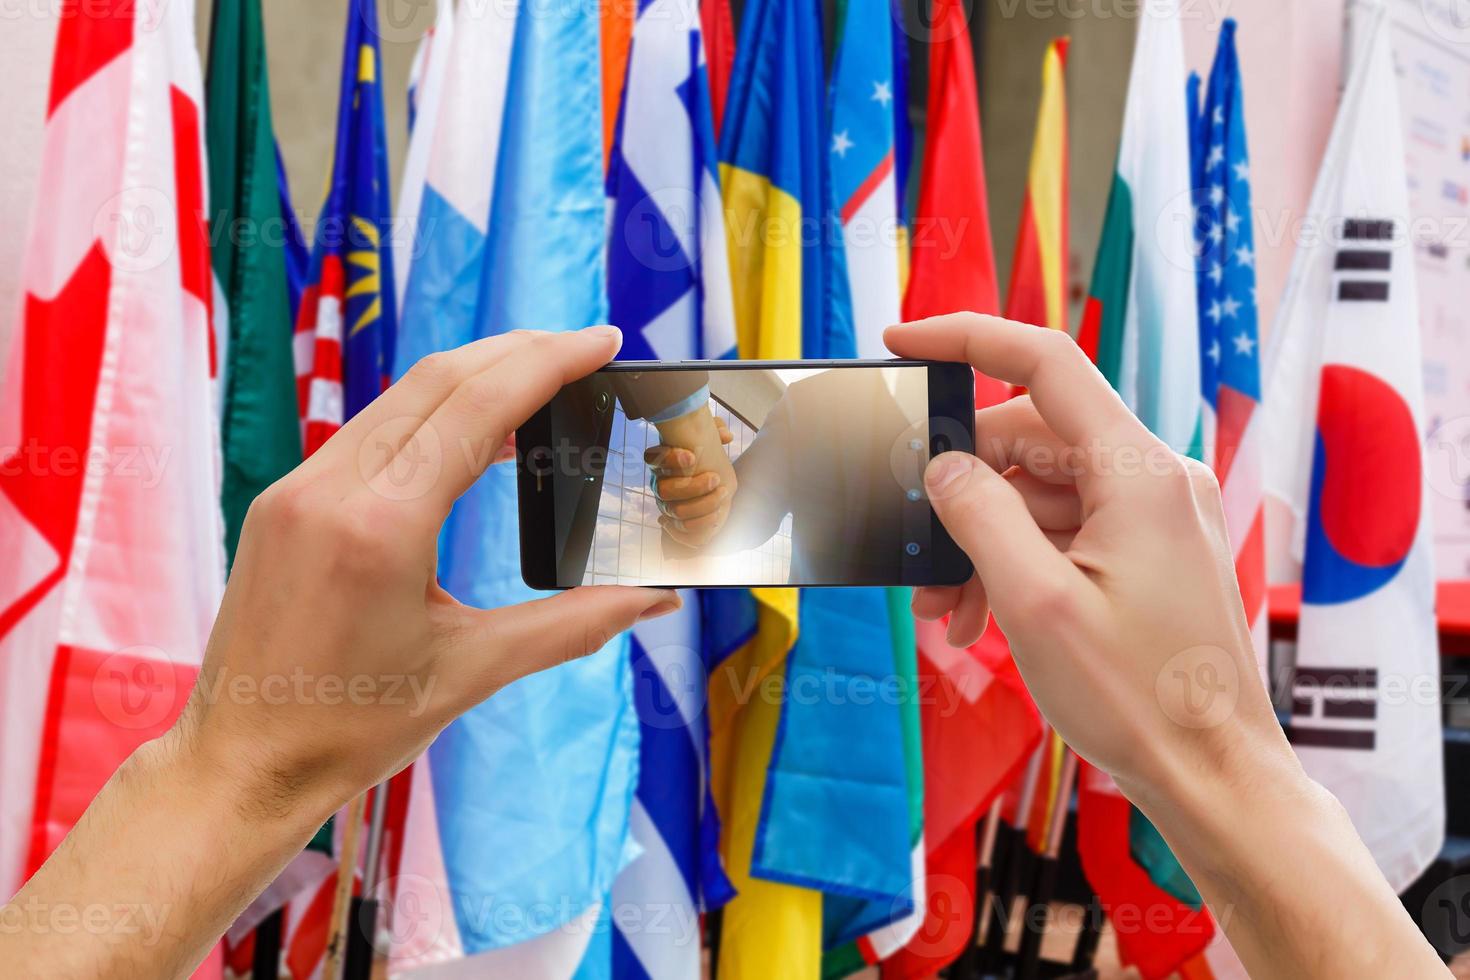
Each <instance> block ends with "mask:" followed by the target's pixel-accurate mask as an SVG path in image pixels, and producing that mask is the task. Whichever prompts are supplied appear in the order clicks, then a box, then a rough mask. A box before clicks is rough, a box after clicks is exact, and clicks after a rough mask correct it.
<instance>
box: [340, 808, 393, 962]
mask: <svg viewBox="0 0 1470 980" xmlns="http://www.w3.org/2000/svg"><path fill="white" fill-rule="evenodd" d="M388 787H389V781H388V780H384V781H383V782H381V783H379V784H378V785H377V786H375V787H373V791H372V792H373V809H372V815H371V816H370V817H369V819H368V835H367V849H366V850H365V851H364V860H363V868H362V894H360V895H357V896H355V897H354V898H353V899H352V901H351V903H350V904H351V910H350V912H349V918H348V920H347V955H346V966H345V969H344V973H343V977H344V980H369V978H370V977H371V976H372V972H373V939H374V936H373V932H374V930H375V929H376V928H377V922H378V899H377V897H376V892H377V888H378V872H379V870H380V869H379V864H380V862H381V857H382V853H383V830H384V824H385V823H386V820H387V816H388Z"/></svg>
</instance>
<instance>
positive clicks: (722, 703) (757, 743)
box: [705, 0, 834, 980]
mask: <svg viewBox="0 0 1470 980" xmlns="http://www.w3.org/2000/svg"><path fill="white" fill-rule="evenodd" d="M736 51H737V54H736V60H735V67H734V70H733V72H732V74H731V80H730V90H729V96H728V100H727V102H726V106H725V117H724V123H723V126H722V129H721V134H720V136H721V145H720V177H721V184H722V197H723V200H724V204H725V220H726V224H727V228H726V231H727V234H728V236H729V237H728V240H729V251H730V278H731V286H732V290H733V294H734V305H735V333H736V340H737V345H738V350H739V353H740V356H741V357H745V358H762V359H785V360H796V359H798V358H800V357H801V356H802V354H803V353H804V352H808V351H812V350H814V349H820V348H824V346H825V344H826V338H827V335H828V330H827V325H828V319H829V316H831V315H832V311H831V310H830V309H829V306H828V289H829V285H830V284H831V283H832V282H833V281H834V276H833V274H832V269H831V264H830V261H831V255H830V253H829V251H828V250H827V249H826V248H824V243H823V236H822V234H821V231H822V230H823V227H822V222H823V221H824V220H825V218H826V215H827V212H828V205H827V202H828V196H829V195H828V188H827V187H826V186H825V185H824V174H823V170H824V168H823V161H822V158H821V154H822V152H823V150H824V149H825V146H824V145H823V139H822V135H823V127H822V126H821V125H819V124H818V123H819V121H820V120H821V119H822V117H823V109H824V92H823V79H822V61H823V58H822V26H821V20H820V11H819V8H818V6H817V0H752V2H751V3H749V4H748V5H747V6H746V8H745V12H744V17H743V18H742V23H741V31H740V40H739V43H738V44H737V46H736ZM797 603H798V595H797V592H796V590H794V589H754V590H752V591H751V593H749V594H746V593H730V594H726V595H720V596H718V597H717V598H716V597H712V601H711V602H709V603H707V604H706V607H705V612H706V618H705V627H706V630H707V631H708V632H709V633H710V635H711V636H712V637H713V638H714V639H713V641H712V642H714V643H716V644H718V643H719V642H720V641H721V639H725V638H729V637H742V636H750V637H751V639H750V640H749V642H747V643H744V644H743V645H742V646H740V647H739V649H737V650H735V651H734V652H733V653H732V654H731V655H730V656H729V657H727V658H725V659H724V660H723V662H722V663H721V664H720V666H719V667H718V668H716V669H714V670H713V671H712V672H711V674H710V692H709V694H710V700H709V714H710V727H711V741H710V767H711V788H712V790H713V794H714V798H715V805H716V807H717V808H718V810H719V812H720V815H721V819H722V821H723V825H722V828H721V830H722V832H721V839H720V847H721V852H722V854H723V857H724V861H725V868H726V871H727V872H728V873H729V876H730V880H731V882H732V883H733V884H734V886H735V889H736V891H737V893H738V895H737V897H736V898H735V899H734V900H733V901H732V902H731V903H730V904H729V905H727V906H726V907H725V912H724V921H723V927H722V933H721V942H720V951H719V963H718V964H717V969H718V972H719V974H720V976H721V977H722V978H725V980H746V978H765V977H772V976H780V977H790V978H793V980H803V978H806V980H815V978H816V977H817V976H818V975H819V973H820V970H821V961H822V895H821V893H820V892H818V891H813V890H810V889H807V888H801V887H797V886H794V885H788V884H782V883H779V882H775V881H770V880H767V879H762V878H758V877H755V876H753V875H752V874H751V872H752V870H753V869H752V858H753V856H754V852H755V849H756V847H757V837H758V834H759V830H760V827H761V824H762V822H763V802H764V799H765V792H766V776H767V769H768V767H769V765H770V762H771V759H772V754H773V752H774V751H775V746H776V733H777V729H778V727H779V725H780V721H781V713H782V703H783V701H784V700H785V699H784V686H785V680H786V661H787V654H788V652H789V651H790V650H791V647H792V646H793V645H794V644H795V642H796V637H797ZM752 634H753V635H752ZM713 659H715V660H718V658H713Z"/></svg>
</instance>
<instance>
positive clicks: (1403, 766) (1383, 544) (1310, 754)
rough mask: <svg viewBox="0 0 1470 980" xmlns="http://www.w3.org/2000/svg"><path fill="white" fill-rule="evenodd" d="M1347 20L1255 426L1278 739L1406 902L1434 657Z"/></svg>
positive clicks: (1419, 411)
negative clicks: (1323, 144) (1338, 101)
mask: <svg viewBox="0 0 1470 980" xmlns="http://www.w3.org/2000/svg"><path fill="white" fill-rule="evenodd" d="M1363 26H1364V27H1365V32H1364V33H1365V36H1364V37H1363V39H1362V41H1363V43H1362V45H1361V46H1360V47H1359V52H1358V53H1359V56H1358V58H1357V59H1356V60H1355V62H1354V64H1355V69H1354V72H1353V76H1352V79H1351V81H1350V83H1349V85H1348V89H1347V92H1346V94H1345V95H1344V97H1343V102H1342V106H1341V108H1340V109H1339V111H1338V116H1337V122H1336V124H1335V126H1334V129H1333V134H1332V140H1331V142H1330V144H1329V145H1328V150H1327V156H1326V159H1325V161H1324V162H1323V165H1322V172H1321V174H1320V175H1319V176H1318V179H1317V186H1316V190H1315V191H1314V193H1313V195H1312V204H1311V208H1310V216H1309V221H1308V224H1307V225H1306V232H1307V234H1304V236H1303V238H1302V241H1301V242H1300V244H1299V245H1298V248H1297V254H1296V259H1295V262H1294V264H1293V267H1292V274H1291V279H1290V283H1289V285H1288V289H1287V295H1286V299H1285V301H1284V302H1283V304H1282V307H1281V310H1280V312H1279V314H1278V316H1277V320H1276V324H1275V328H1274V329H1273V330H1272V332H1271V338H1270V342H1271V347H1270V350H1269V352H1268V359H1267V375H1266V386H1265V391H1266V398H1265V403H1264V407H1263V410H1262V411H1263V419H1262V423H1263V425H1264V426H1265V430H1264V434H1265V437H1266V440H1267V446H1268V450H1267V460H1268V463H1267V474H1266V480H1267V492H1268V493H1270V494H1272V495H1274V496H1277V497H1279V498H1280V499H1281V500H1282V501H1283V502H1285V503H1286V504H1287V505H1288V506H1289V508H1290V511H1291V514H1292V518H1293V519H1292V521H1291V524H1292V527H1291V530H1290V541H1289V547H1290V550H1291V554H1292V558H1293V559H1294V560H1293V562H1292V563H1291V564H1292V566H1293V568H1294V569H1295V570H1296V572H1297V573H1298V575H1299V577H1300V580H1301V583H1302V608H1301V622H1300V628H1299V634H1298V647H1297V658H1296V666H1295V673H1294V676H1293V678H1292V689H1291V694H1292V706H1291V721H1290V724H1289V725H1288V727H1287V732H1288V735H1289V736H1290V738H1291V741H1292V744H1293V746H1294V747H1295V749H1296V751H1297V755H1298V756H1299V757H1300V758H1301V760H1302V764H1303V765H1304V766H1305V767H1306V769H1307V772H1308V773H1310V774H1311V776H1312V777H1313V778H1314V779H1316V780H1317V781H1319V782H1320V783H1322V784H1323V785H1324V786H1326V787H1327V788H1328V789H1329V790H1331V791H1332V792H1333V793H1334V794H1335V795H1336V796H1337V798H1338V799H1339V800H1341V801H1342V803H1343V805H1344V806H1345V807H1346V808H1347V810H1348V812H1349V813H1350V814H1351V815H1352V819H1353V823H1354V825H1355V826H1356V827H1357V829H1358V833H1359V834H1361V835H1362V837H1363V839H1364V840H1365V841H1366V842H1367V844H1368V847H1369V849H1370V850H1371V851H1372V852H1373V856H1374V857H1375V859H1377V861H1378V865H1379V867H1380V868H1381V869H1382V870H1383V873H1384V874H1385V875H1386V876H1387V877H1388V880H1389V883H1390V884H1392V885H1393V886H1394V888H1395V889H1398V890H1402V889H1403V888H1405V887H1406V886H1408V885H1409V884H1410V883H1411V882H1412V881H1413V880H1414V879H1415V878H1417V877H1418V876H1419V874H1420V873H1421V872H1422V871H1423V870H1424V869H1425V868H1426V867H1428V865H1429V863H1430V862H1431V861H1432V860H1433V859H1434V857H1435V856H1436V855H1437V854H1438V853H1439V849H1440V845H1441V844H1442V843H1443V841H1444V783H1443V779H1444V776H1443V766H1442V762H1441V752H1442V748H1443V747H1442V743H1441V738H1442V735H1441V731H1440V706H1439V647H1438V634H1437V629H1436V624H1435V617H1434V569H1433V563H1432V560H1431V551H1430V548H1431V534H1430V523H1429V498H1428V493H1429V490H1428V484H1427V482H1426V478H1425V467H1424V453H1423V437H1422V433H1423V428H1422V418H1423V381H1422V374H1421V371H1422V367H1421V363H1420V355H1419V306H1418V299H1417V296H1416V293H1415V281H1414V254H1413V249H1412V244H1411V242H1410V241H1409V238H1408V224H1409V200H1408V188H1407V182H1406V177H1405V171H1404V149H1403V143H1402V139H1401V129H1400V125H1399V105H1398V92H1397V81H1396V78H1395V74H1394V67H1393V55H1392V50H1391V45H1390V32H1389V30H1388V28H1387V27H1386V25H1385V18H1384V16H1383V14H1382V10H1381V8H1379V9H1377V10H1374V11H1372V12H1370V13H1369V14H1368V16H1367V17H1366V18H1365V23H1364V25H1363Z"/></svg>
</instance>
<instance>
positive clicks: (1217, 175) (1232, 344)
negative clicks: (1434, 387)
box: [1190, 20, 1266, 673]
mask: <svg viewBox="0 0 1470 980" xmlns="http://www.w3.org/2000/svg"><path fill="white" fill-rule="evenodd" d="M1193 93H1194V86H1193V85H1192V86H1191V100H1190V109H1191V110H1192V111H1197V113H1198V114H1197V115H1195V116H1193V117H1192V118H1193V121H1194V125H1193V127H1192V134H1193V140H1192V142H1193V157H1194V172H1195V181H1194V187H1195V205H1196V211H1195V215H1196V218H1195V234H1196V243H1197V245H1198V254H1199V271H1198V274H1199V310H1200V317H1199V329H1200V345H1199V346H1200V383H1201V391H1202V394H1203V398H1204V412H1203V423H1202V425H1201V435H1202V438H1201V439H1200V440H1199V443H1198V448H1199V451H1200V458H1201V459H1203V460H1204V461H1205V462H1207V463H1209V464H1210V465H1211V466H1213V467H1214V469H1215V474H1216V476H1218V477H1219V480H1220V487H1221V493H1222V496H1223V497H1224V503H1225V523H1226V527H1227V528H1228V530H1229V533H1230V541H1231V543H1232V545H1233V547H1234V551H1235V574H1236V577H1237V578H1238V579H1239V580H1240V594H1241V598H1242V599H1243V600H1244V602H1245V612H1246V619H1247V621H1248V622H1249V624H1250V628H1251V636H1252V640H1253V642H1254V645H1255V650H1256V660H1257V662H1258V663H1259V664H1260V665H1261V667H1262V671H1263V673H1264V669H1265V663H1266V549H1265V512H1264V507H1263V502H1264V494H1263V490H1262V469H1261V466H1262V462H1261V445H1260V439H1259V437H1258V435H1257V433H1258V432H1259V430H1260V426H1259V425H1254V426H1252V425H1250V424H1249V423H1250V420H1251V417H1252V416H1253V415H1254V414H1255V412H1256V408H1257V406H1259V405H1260V402H1261V364H1260V361H1261V356H1260V333H1259V330H1258V329H1257V311H1256V255H1255V235H1254V233H1253V231H1252V227H1251V220H1252V218H1251V186H1250V157H1249V154H1248V153H1247V151H1246V138H1245V113H1244V110H1243V95H1242V90H1241V83H1240V63H1239V61H1238V60H1237V57H1236V52H1235V22H1234V21H1233V20H1230V21H1226V22H1225V25H1224V27H1223V28H1222V30H1221V32H1220V43H1219V47H1218V49H1217V50H1216V53H1215V63H1214V66H1213V67H1212V68H1211V70H1210V78H1209V82H1208V84H1207V87H1206V88H1205V92H1204V105H1203V107H1202V108H1199V109H1197V110H1196V107H1197V106H1198V99H1197V98H1195V97H1194V95H1193Z"/></svg>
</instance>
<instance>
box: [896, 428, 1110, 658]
mask: <svg viewBox="0 0 1470 980" xmlns="http://www.w3.org/2000/svg"><path fill="white" fill-rule="evenodd" d="M924 483H925V486H926V487H927V489H928V493H929V501H930V503H931V504H932V505H933V507H934V511H935V513H936V514H938V515H939V520H940V523H942V524H943V525H944V526H945V529H946V530H948V531H949V533H950V536H951V537H953V538H954V540H955V543H956V544H958V545H959V546H960V548H961V549H963V550H964V552H965V554H967V555H969V556H970V560H971V561H972V562H974V563H975V572H976V574H977V575H979V576H980V581H981V583H982V584H983V585H984V586H985V592H986V595H987V596H988V597H989V599H990V604H991V608H992V609H993V610H994V611H995V615H996V619H998V620H1000V621H1001V624H1002V626H1003V627H1004V628H1005V629H1007V630H1010V629H1014V628H1015V627H1016V626H1020V627H1022V628H1024V627H1026V626H1028V625H1030V624H1029V623H1028V622H1027V620H1028V619H1030V618H1033V617H1032V616H1030V615H1028V613H1032V612H1034V611H1038V610H1043V609H1045V608H1046V599H1047V597H1051V596H1055V595H1056V594H1057V593H1058V590H1067V591H1071V590H1074V589H1079V588H1083V587H1085V586H1086V585H1087V581H1086V579H1085V578H1084V577H1083V576H1082V574H1081V573H1080V572H1079V571H1078V570H1077V568H1076V566H1074V565H1073V564H1072V562H1071V561H1069V560H1068V559H1067V557H1066V556H1065V555H1063V554H1062V553H1061V552H1060V551H1058V550H1057V549H1056V546H1055V545H1053V544H1052V543H1051V541H1049V540H1047V537H1046V535H1045V534H1043V533H1042V531H1041V528H1040V527H1038V526H1037V524H1036V521H1035V519H1034V518H1032V516H1031V512H1030V511H1029V510H1028V509H1027V508H1026V501H1025V500H1024V499H1023V498H1022V497H1021V494H1020V493H1019V492H1018V491H1017V490H1016V488H1015V487H1013V486H1011V485H1010V483H1009V482H1007V481H1006V480H1005V479H1004V478H1002V477H1001V475H1000V474H999V473H997V472H995V470H993V469H991V468H990V466H988V465H987V464H986V463H984V462H982V461H981V460H979V459H977V458H976V457H974V456H972V455H970V454H969V453H962V452H952V453H945V454H944V455H942V456H938V457H936V458H935V459H934V460H933V461H932V462H930V464H929V468H928V469H927V470H925V472H924Z"/></svg>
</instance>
